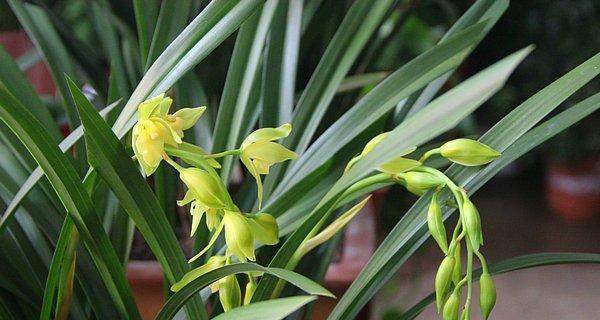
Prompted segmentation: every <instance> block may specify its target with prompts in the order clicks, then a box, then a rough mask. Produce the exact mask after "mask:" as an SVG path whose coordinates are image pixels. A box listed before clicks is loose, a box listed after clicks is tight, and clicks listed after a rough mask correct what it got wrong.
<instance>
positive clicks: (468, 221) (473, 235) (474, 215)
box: [461, 195, 483, 251]
mask: <svg viewBox="0 0 600 320" xmlns="http://www.w3.org/2000/svg"><path fill="white" fill-rule="evenodd" d="M462 209H463V212H462V216H461V218H462V223H463V227H464V228H465V231H466V232H467V240H468V241H469V242H470V243H471V247H473V250H474V251H479V246H480V245H481V244H483V237H482V235H481V218H480V217H479V212H478V211H477V208H476V207H475V205H474V204H473V202H471V200H469V198H468V197H466V195H465V196H464V201H463V205H462Z"/></svg>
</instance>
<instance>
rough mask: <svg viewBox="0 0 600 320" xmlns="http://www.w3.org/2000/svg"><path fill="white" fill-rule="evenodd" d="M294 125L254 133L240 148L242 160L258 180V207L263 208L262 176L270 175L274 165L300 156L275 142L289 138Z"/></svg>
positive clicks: (264, 129) (263, 129)
mask: <svg viewBox="0 0 600 320" xmlns="http://www.w3.org/2000/svg"><path fill="white" fill-rule="evenodd" d="M291 130H292V125H291V124H289V123H286V124H284V125H282V126H280V127H277V128H262V129H258V130H256V131H254V132H252V133H251V134H250V135H248V137H246V139H244V141H242V144H241V146H240V151H241V154H240V160H241V161H242V163H243V164H244V166H246V168H247V169H248V171H249V172H250V174H251V175H252V176H253V177H254V179H255V180H256V185H257V188H258V207H259V208H260V207H261V206H262V196H263V187H262V181H261V178H260V175H265V174H268V173H269V167H270V166H272V165H273V164H276V163H279V162H283V161H286V160H290V159H295V158H297V157H298V155H297V154H296V153H295V152H293V151H291V150H288V149H287V148H285V147H284V146H282V145H280V144H278V143H276V142H273V141H276V140H279V139H281V138H285V137H287V136H288V135H289V134H290V132H291Z"/></svg>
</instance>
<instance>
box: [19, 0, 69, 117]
mask: <svg viewBox="0 0 600 320" xmlns="http://www.w3.org/2000/svg"><path fill="white" fill-rule="evenodd" d="M8 3H9V4H10V6H11V8H12V10H13V12H14V13H15V15H16V16H17V17H18V19H19V22H20V23H21V25H22V26H23V27H24V28H25V30H26V31H27V34H28V35H29V37H31V39H32V41H33V42H34V43H35V45H36V47H37V48H38V49H39V50H40V52H41V53H42V55H43V56H44V58H45V60H46V64H47V66H48V69H49V70H50V73H51V74H52V78H53V79H54V82H55V83H56V85H57V87H58V90H59V92H60V95H61V97H62V99H63V102H64V106H65V112H66V114H67V119H68V121H69V126H70V127H71V129H75V128H76V127H77V126H78V125H79V120H78V119H77V112H76V111H75V105H74V104H73V101H71V98H70V96H69V89H68V87H67V83H66V82H65V79H64V78H63V74H65V73H67V74H73V75H74V74H75V73H74V70H75V69H74V67H73V65H72V64H71V61H70V57H69V53H68V52H67V49H66V48H65V47H64V46H63V42H62V41H61V40H60V37H59V35H58V33H57V32H56V30H55V29H54V26H53V25H52V22H51V21H50V19H49V18H48V16H47V14H46V13H45V12H44V10H43V9H40V8H38V7H36V6H34V5H31V4H28V3H24V2H23V1H17V0H9V1H8Z"/></svg>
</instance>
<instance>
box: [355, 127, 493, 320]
mask: <svg viewBox="0 0 600 320" xmlns="http://www.w3.org/2000/svg"><path fill="white" fill-rule="evenodd" d="M388 134H389V133H387V132H386V133H382V134H380V135H378V136H376V137H374V138H373V139H372V140H371V141H369V142H368V143H367V144H366V145H365V147H364V149H363V151H362V152H361V153H360V154H359V155H358V156H356V157H354V158H353V159H352V160H350V162H349V163H348V165H347V166H346V171H348V170H349V169H350V168H351V167H352V166H353V165H354V164H355V163H356V162H357V161H359V160H360V159H362V158H363V157H364V156H366V155H367V154H368V153H369V152H370V151H371V150H373V149H374V148H375V147H376V146H377V144H379V143H380V142H381V141H382V140H383V139H385V138H386V137H387V136H388ZM416 149H417V148H416V147H412V148H408V149H406V150H404V151H403V152H401V153H400V154H401V156H399V157H397V158H395V159H393V160H391V161H390V162H388V163H386V164H384V165H382V166H380V167H379V168H378V171H380V172H381V173H382V174H387V175H389V179H390V180H392V181H395V182H397V183H398V184H400V185H402V186H404V187H405V188H406V189H407V190H408V191H410V192H412V193H414V194H416V195H418V196H421V195H423V194H424V193H426V192H427V191H429V190H431V191H433V193H432V196H431V203H430V205H429V208H428V212H427V227H428V229H429V232H430V233H431V235H432V237H433V239H434V240H435V241H436V243H437V244H438V246H439V248H440V249H441V250H442V252H443V253H444V255H445V257H444V259H443V260H442V262H441V264H440V266H439V268H438V271H437V274H436V277H435V294H436V303H437V310H438V312H441V313H442V317H443V319H444V320H455V319H459V309H460V302H461V298H460V297H461V289H462V287H463V286H464V285H465V284H466V285H467V297H466V302H465V304H464V306H463V309H462V312H461V315H460V319H461V320H465V319H469V318H470V305H471V296H472V287H473V284H472V283H473V255H475V256H477V258H478V259H479V261H480V263H481V267H482V274H481V276H480V278H479V285H480V297H479V304H480V308H481V312H482V316H483V318H484V319H487V318H488V317H489V315H490V313H491V311H492V308H493V307H494V305H495V303H496V289H495V286H494V283H493V281H492V279H491V276H490V274H489V271H488V267H487V264H486V261H485V258H484V256H483V255H482V254H481V252H480V250H479V249H480V247H481V245H482V244H483V235H482V232H481V218H480V216H479V212H478V211H477V208H476V207H475V205H474V204H473V202H471V200H470V199H469V196H468V194H467V192H466V191H465V190H464V188H461V187H459V186H457V185H456V184H455V183H454V182H453V181H452V180H451V179H450V178H449V177H448V176H446V175H445V174H444V173H443V172H441V171H439V170H437V169H435V168H432V167H428V166H426V165H424V163H425V161H426V160H427V159H428V158H429V157H431V156H432V155H435V154H439V155H441V156H442V157H444V158H446V159H448V160H450V161H452V162H454V163H457V164H460V165H463V166H481V165H485V164H487V163H489V162H491V161H493V160H494V159H496V158H497V157H499V156H500V153H499V152H497V151H496V150H494V149H492V148H490V147H489V146H487V145H485V144H483V143H481V142H478V141H475V140H471V139H464V138H462V139H455V140H452V141H448V142H446V143H444V144H443V145H442V146H441V147H439V148H435V149H431V150H429V151H427V152H425V153H424V154H423V156H422V157H421V158H420V159H419V160H414V159H410V158H407V157H405V156H406V155H408V154H410V153H412V152H413V151H415V150H416ZM445 189H446V190H448V191H450V193H451V195H452V196H453V198H454V199H453V200H454V203H449V205H450V206H454V207H458V209H459V215H460V217H459V219H458V222H457V224H456V226H455V228H454V231H453V233H452V237H451V239H450V242H449V243H448V240H447V234H446V229H445V227H444V219H443V217H442V205H443V204H445V203H443V201H441V200H440V198H441V193H442V191H444V190H445ZM463 241H464V242H465V245H466V248H467V267H466V274H465V276H464V277H463V276H462V266H461V242H463Z"/></svg>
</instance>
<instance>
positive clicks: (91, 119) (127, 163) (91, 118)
mask: <svg viewBox="0 0 600 320" xmlns="http://www.w3.org/2000/svg"><path fill="white" fill-rule="evenodd" d="M69 86H70V89H71V93H72V95H73V100H74V101H75V104H76V106H77V110H78V112H79V115H80V118H81V122H82V124H83V127H84V130H85V141H86V146H87V149H88V160H89V162H90V165H91V166H92V167H93V168H94V169H95V170H96V171H97V172H98V173H99V174H100V176H101V177H102V178H103V179H104V181H105V182H106V183H107V184H108V185H109V186H110V188H111V189H112V191H113V193H114V194H115V195H116V197H117V198H118V199H119V201H120V204H121V206H122V207H123V209H124V210H125V212H127V214H128V215H129V216H130V217H131V219H132V220H133V222H134V223H135V225H136V226H137V228H138V230H139V231H140V232H141V234H142V235H143V236H144V239H145V240H146V242H147V243H148V246H149V247H150V249H151V250H152V252H153V253H154V256H155V257H156V259H157V260H158V262H160V264H161V266H162V268H163V270H164V271H165V274H166V276H167V279H168V280H169V282H170V283H175V282H176V281H178V280H179V279H180V278H181V277H183V275H184V274H185V273H186V272H187V271H189V266H188V264H187V262H186V259H185V256H184V254H183V251H182V250H181V247H180V246H179V242H178V241H177V238H176V237H175V233H174V232H173V229H171V225H170V223H169V221H168V220H167V218H166V215H165V213H164V212H163V210H162V208H161V206H160V203H159V202H158V200H157V199H156V197H155V196H154V194H153V193H152V190H151V189H150V187H149V186H148V183H147V182H146V181H145V180H144V178H142V176H141V175H140V173H139V171H138V169H137V167H136V166H135V164H134V162H133V161H132V160H131V158H130V157H129V156H128V155H127V152H126V151H125V147H123V145H122V144H121V142H120V141H119V139H118V138H117V137H116V136H115V134H114V132H113V131H112V130H111V129H110V127H109V126H108V124H107V123H106V122H105V121H104V120H102V118H101V117H100V115H99V114H98V112H97V111H96V110H95V109H94V106H93V105H92V104H91V103H90V102H89V101H88V100H87V98H86V97H85V96H84V95H83V93H82V92H81V91H80V90H79V88H77V85H75V83H73V82H72V81H69ZM191 302H192V303H191V304H190V305H189V308H188V309H187V310H188V313H189V315H190V317H192V318H194V319H203V318H206V317H207V316H206V311H205V310H204V308H203V307H202V304H201V301H200V299H199V297H198V299H195V300H192V301H191Z"/></svg>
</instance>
